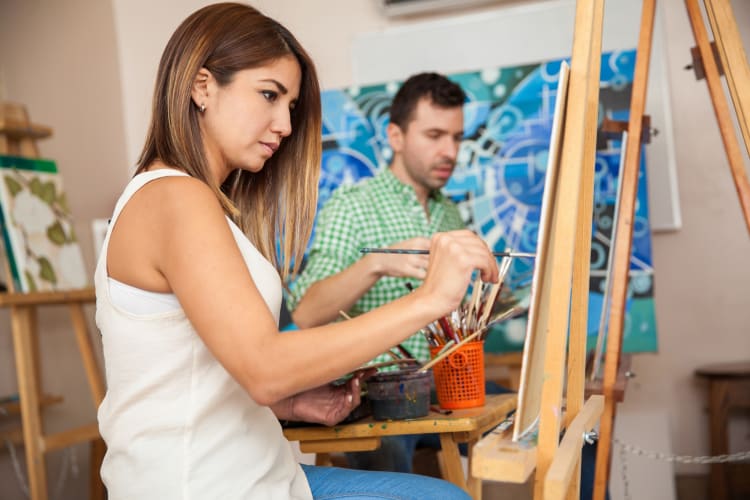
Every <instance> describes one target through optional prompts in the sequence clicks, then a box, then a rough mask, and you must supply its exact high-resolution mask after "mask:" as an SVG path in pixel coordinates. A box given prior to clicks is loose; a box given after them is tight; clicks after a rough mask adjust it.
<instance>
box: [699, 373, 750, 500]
mask: <svg viewBox="0 0 750 500" xmlns="http://www.w3.org/2000/svg"><path fill="white" fill-rule="evenodd" d="M695 375H696V376H698V377H702V378H705V379H708V382H709V388H708V411H709V428H710V435H711V455H725V454H727V453H729V436H728V433H727V429H728V424H729V414H730V412H731V411H732V410H733V409H738V408H745V409H750V361H740V362H736V363H720V364H715V365H708V366H702V367H700V368H698V369H697V370H695ZM727 472H728V468H727V464H713V465H711V498H712V499H714V500H723V499H726V498H730V497H729V480H728V474H727Z"/></svg>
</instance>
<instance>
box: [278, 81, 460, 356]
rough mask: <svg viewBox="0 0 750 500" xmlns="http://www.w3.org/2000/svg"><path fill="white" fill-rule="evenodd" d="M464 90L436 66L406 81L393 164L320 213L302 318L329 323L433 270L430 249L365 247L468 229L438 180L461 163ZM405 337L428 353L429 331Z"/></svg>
mask: <svg viewBox="0 0 750 500" xmlns="http://www.w3.org/2000/svg"><path fill="white" fill-rule="evenodd" d="M465 98H466V96H465V94H464V92H463V90H462V89H461V87H460V86H458V85H457V84H455V83H453V82H451V81H450V80H448V79H447V78H446V77H444V76H442V75H438V74H436V73H421V74H418V75H414V76H412V77H411V78H409V79H408V80H407V81H406V82H404V84H403V85H402V86H401V88H400V89H399V91H398V92H397V94H396V96H395V97H394V99H393V102H392V104H391V109H390V123H389V125H388V127H387V129H386V133H387V135H388V141H389V143H390V146H391V149H392V151H393V156H392V161H391V164H390V166H389V167H388V168H386V169H383V170H382V171H381V172H379V173H378V174H377V175H376V176H375V177H373V178H371V179H367V180H365V181H363V182H360V183H359V184H357V185H355V186H342V187H341V188H339V189H337V190H336V191H335V192H334V194H333V195H332V197H331V198H330V199H329V200H328V202H327V203H326V205H325V207H324V208H323V209H322V211H321V213H320V216H319V218H318V225H317V228H316V238H315V241H314V242H313V246H312V248H311V250H310V254H309V257H308V260H307V264H306V267H305V270H304V272H303V273H302V275H301V276H300V277H299V279H298V280H297V281H296V282H295V284H294V285H293V288H292V294H291V297H290V298H289V306H290V309H291V310H292V319H293V320H294V322H295V324H297V325H298V326H300V327H303V328H305V327H310V326H317V325H321V324H325V323H328V322H330V321H334V320H336V319H337V318H339V311H345V312H347V313H348V314H349V315H350V316H356V315H358V314H361V313H363V312H365V311H369V310H370V309H372V308H374V307H377V306H380V305H382V304H385V303H387V302H390V301H392V300H394V299H396V298H398V297H400V296H402V295H404V294H405V293H408V288H407V286H406V285H407V283H413V284H415V285H418V284H419V282H420V281H421V280H422V279H424V277H425V268H426V267H427V260H428V256H426V255H393V254H368V255H365V256H362V254H360V252H359V249H360V248H363V247H393V248H416V249H425V250H426V249H428V248H429V238H430V236H432V235H433V234H434V233H436V232H440V231H450V230H455V229H463V228H464V224H463V222H462V220H461V217H460V214H459V212H458V209H457V207H456V205H455V204H454V203H453V202H452V201H451V200H449V199H448V198H447V197H446V196H445V195H443V194H442V193H441V192H440V188H442V187H443V186H444V185H445V184H446V183H447V182H448V179H450V176H451V174H452V173H453V169H454V168H455V165H456V157H457V156H458V150H459V147H460V144H461V140H462V138H463V125H464V122H463V103H464V100H465ZM402 345H403V346H404V347H405V348H406V349H407V350H408V351H409V352H410V353H411V354H412V355H413V356H415V357H416V358H417V359H419V360H420V361H427V360H428V359H429V358H430V352H429V347H428V345H427V342H426V340H425V339H424V337H423V336H422V335H418V334H417V335H414V336H412V337H411V338H409V339H408V340H406V341H405V342H404V343H403V344H402ZM385 359H387V358H382V359H378V361H383V360H385Z"/></svg>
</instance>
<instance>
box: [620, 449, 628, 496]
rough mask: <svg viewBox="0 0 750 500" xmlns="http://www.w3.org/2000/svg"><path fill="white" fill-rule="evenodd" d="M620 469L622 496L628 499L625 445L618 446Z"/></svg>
mask: <svg viewBox="0 0 750 500" xmlns="http://www.w3.org/2000/svg"><path fill="white" fill-rule="evenodd" d="M620 471H621V473H622V497H623V498H624V499H625V500H630V481H629V479H628V455H627V453H626V452H625V447H624V446H620Z"/></svg>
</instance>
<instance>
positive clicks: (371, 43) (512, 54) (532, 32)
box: [352, 0, 682, 231]
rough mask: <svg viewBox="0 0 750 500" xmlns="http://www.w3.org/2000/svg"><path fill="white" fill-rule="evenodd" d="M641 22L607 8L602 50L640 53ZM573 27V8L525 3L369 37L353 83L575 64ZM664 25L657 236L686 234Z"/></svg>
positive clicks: (655, 93) (654, 208)
mask: <svg viewBox="0 0 750 500" xmlns="http://www.w3.org/2000/svg"><path fill="white" fill-rule="evenodd" d="M640 16H641V2H635V1H633V0H607V2H606V3H605V6H604V37H603V39H602V50H603V51H604V52H608V51H612V50H618V49H634V48H636V46H637V44H638V34H639V29H640ZM574 20H575V2H574V1H573V0H552V1H526V2H520V3H514V4H512V5H509V6H505V7H500V8H496V9H491V10H487V11H483V12H480V13H474V14H467V15H461V16H453V17H449V18H445V19H441V20H438V21H423V22H415V23H411V24H408V25H403V26H399V27H393V28H388V29H385V30H382V31H378V32H373V33H363V34H361V35H358V36H357V37H355V39H354V40H353V41H352V70H353V75H352V77H353V78H352V81H353V82H355V84H356V85H367V84H374V83H383V82H387V81H393V80H396V81H402V80H404V79H405V78H406V77H408V76H409V75H411V74H413V73H418V72H420V71H438V72H441V73H448V74H450V73H459V72H465V71H475V70H479V69H484V68H494V67H502V66H515V65H519V64H526V63H534V62H539V61H545V60H551V59H559V58H564V57H569V56H570V52H571V49H572V47H573V25H574ZM662 23H663V21H662V15H661V13H660V9H659V8H658V7H657V16H656V22H655V26H654V38H653V47H652V53H651V68H650V71H649V85H648V94H647V98H646V114H648V115H650V116H651V126H652V127H654V128H656V129H657V130H658V134H657V135H656V136H654V137H652V140H651V143H650V144H648V145H646V148H645V150H646V160H647V161H646V168H647V175H648V185H649V214H650V224H651V229H652V230H653V231H669V230H675V229H679V228H680V227H681V226H682V220H681V216H680V206H679V196H678V190H677V168H676V165H675V155H674V139H673V130H672V113H671V103H670V95H669V94H670V93H669V89H670V86H669V78H668V72H667V68H668V65H667V56H666V48H665V44H664V36H663V31H664V30H663V27H662Z"/></svg>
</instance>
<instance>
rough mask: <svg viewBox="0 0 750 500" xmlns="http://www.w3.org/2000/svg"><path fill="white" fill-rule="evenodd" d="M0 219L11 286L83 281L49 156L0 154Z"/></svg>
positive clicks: (33, 288) (53, 287)
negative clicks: (32, 156) (46, 157)
mask: <svg viewBox="0 0 750 500" xmlns="http://www.w3.org/2000/svg"><path fill="white" fill-rule="evenodd" d="M0 225H1V226H2V237H3V243H4V246H5V253H6V256H7V259H8V265H9V271H10V276H8V279H9V280H12V282H13V289H14V290H15V291H16V292H24V293H30V292H45V291H61V290H74V289H81V288H84V287H86V286H88V285H89V279H88V276H87V273H86V268H85V265H84V262H83V255H82V253H81V248H80V246H79V243H78V240H77V238H76V234H75V231H74V229H73V220H72V217H71V214H70V209H69V207H68V203H67V199H66V196H65V191H64V189H63V185H62V179H61V177H60V175H59V173H58V171H57V167H56V165H55V163H54V162H53V161H51V160H45V159H37V158H22V157H17V156H4V155H3V156H0Z"/></svg>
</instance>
